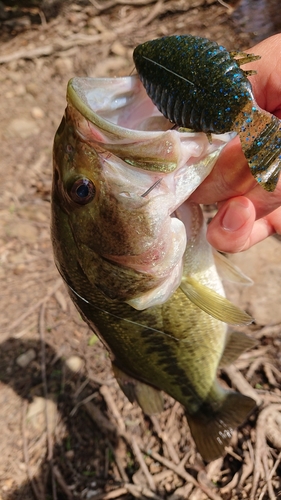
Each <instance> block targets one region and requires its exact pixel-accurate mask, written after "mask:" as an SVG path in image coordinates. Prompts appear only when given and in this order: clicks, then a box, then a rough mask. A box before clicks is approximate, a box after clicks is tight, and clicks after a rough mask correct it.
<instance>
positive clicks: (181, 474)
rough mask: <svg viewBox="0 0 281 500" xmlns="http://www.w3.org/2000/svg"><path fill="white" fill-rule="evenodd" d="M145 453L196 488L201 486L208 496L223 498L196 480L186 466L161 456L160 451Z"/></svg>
mask: <svg viewBox="0 0 281 500" xmlns="http://www.w3.org/2000/svg"><path fill="white" fill-rule="evenodd" d="M145 453H147V455H148V456H151V457H152V458H154V460H157V462H159V463H160V464H163V465H164V466H165V467H167V468H168V469H171V470H172V471H174V472H175V473H176V474H177V475H178V476H179V477H182V478H183V479H184V480H185V481H187V482H189V483H192V484H193V485H194V486H196V488H200V489H201V490H202V491H203V492H204V493H205V494H206V495H207V496H209V498H210V499H211V500H222V498H221V497H220V496H219V495H217V494H216V493H214V492H213V491H211V490H210V489H209V488H207V487H206V486H205V485H204V484H201V483H198V481H196V479H194V477H193V476H191V474H188V472H186V470H185V469H184V468H182V467H180V466H178V465H176V464H174V463H173V462H171V461H170V460H168V459H167V458H164V457H161V455H159V453H156V452H154V451H149V452H147V451H146V452H145Z"/></svg>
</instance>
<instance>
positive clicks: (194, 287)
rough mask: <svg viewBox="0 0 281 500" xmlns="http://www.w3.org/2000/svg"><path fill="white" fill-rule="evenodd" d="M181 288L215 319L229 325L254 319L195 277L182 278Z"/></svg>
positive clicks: (245, 322)
mask: <svg viewBox="0 0 281 500" xmlns="http://www.w3.org/2000/svg"><path fill="white" fill-rule="evenodd" d="M180 288H181V289H182V291H183V292H184V293H185V295H186V296H187V298H188V299H189V300H190V301H191V302H193V304H195V305H196V306H198V307H200V309H202V310H203V311H205V312H206V313H207V314H210V316H213V318H215V319H218V320H220V321H223V322H224V323H228V324H229V325H249V324H250V323H252V321H253V318H252V317H251V316H249V314H247V313H246V312H244V311H242V309H239V307H236V306H235V305H234V304H232V302H230V301H229V300H227V299H226V298H225V297H223V296H222V295H220V294H219V293H217V292H215V291H214V290H212V289H211V288H209V287H207V286H205V285H202V283H199V282H198V281H197V280H195V279H194V278H191V277H189V276H188V277H184V278H182V281H181V284H180Z"/></svg>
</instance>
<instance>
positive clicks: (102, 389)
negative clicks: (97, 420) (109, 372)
mask: <svg viewBox="0 0 281 500" xmlns="http://www.w3.org/2000/svg"><path fill="white" fill-rule="evenodd" d="M100 393H101V395H102V396H103V398H104V399H105V402H106V404H107V406H108V408H109V409H110V410H111V413H112V414H113V416H114V418H115V419H116V421H117V426H118V429H119V433H120V434H123V432H125V430H126V426H125V423H124V420H123V418H122V416H121V414H120V412H119V410H118V408H117V406H116V404H115V401H114V399H113V397H112V395H111V392H110V390H109V388H108V386H107V385H102V386H101V387H100Z"/></svg>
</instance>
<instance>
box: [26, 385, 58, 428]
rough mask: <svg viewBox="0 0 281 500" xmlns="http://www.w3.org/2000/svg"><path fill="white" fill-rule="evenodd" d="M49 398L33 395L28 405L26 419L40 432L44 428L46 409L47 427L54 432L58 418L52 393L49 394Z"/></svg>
mask: <svg viewBox="0 0 281 500" xmlns="http://www.w3.org/2000/svg"><path fill="white" fill-rule="evenodd" d="M48 397H49V399H45V398H41V397H39V396H36V397H34V400H33V401H32V403H31V404H30V405H29V407H28V411H27V415H26V419H27V421H28V422H30V423H31V424H32V426H33V427H34V428H35V429H37V430H38V431H39V432H40V433H42V432H44V431H45V430H46V411H47V416H48V428H49V431H50V432H54V430H55V428H56V424H57V420H58V410H57V403H56V399H55V397H54V395H52V394H50V395H49V396H48Z"/></svg>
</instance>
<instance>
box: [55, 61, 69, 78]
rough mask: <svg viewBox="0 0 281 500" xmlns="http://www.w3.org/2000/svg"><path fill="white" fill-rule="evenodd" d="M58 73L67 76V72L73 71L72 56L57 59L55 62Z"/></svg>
mask: <svg viewBox="0 0 281 500" xmlns="http://www.w3.org/2000/svg"><path fill="white" fill-rule="evenodd" d="M54 67H55V70H56V73H58V74H59V75H61V76H65V74H68V73H73V61H72V59H70V57H60V58H59V59H56V61H55V64H54Z"/></svg>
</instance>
